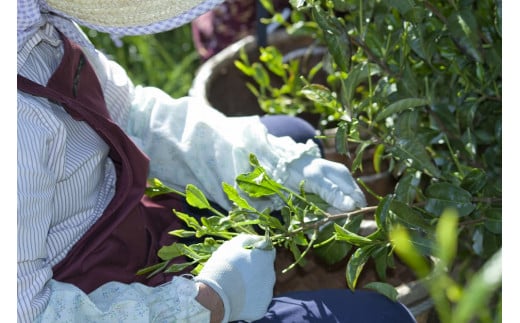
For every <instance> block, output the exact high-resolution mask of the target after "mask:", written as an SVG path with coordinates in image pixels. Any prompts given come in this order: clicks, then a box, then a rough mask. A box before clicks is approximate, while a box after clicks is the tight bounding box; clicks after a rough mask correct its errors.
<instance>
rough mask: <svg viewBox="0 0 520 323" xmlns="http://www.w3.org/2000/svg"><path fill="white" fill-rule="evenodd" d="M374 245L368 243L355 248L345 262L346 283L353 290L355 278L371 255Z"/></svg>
mask: <svg viewBox="0 0 520 323" xmlns="http://www.w3.org/2000/svg"><path fill="white" fill-rule="evenodd" d="M374 248H375V245H368V246H365V247H362V248H359V249H357V250H356V251H355V252H354V254H353V255H352V256H351V257H350V259H349V261H348V263H347V269H346V276H347V285H348V287H349V288H350V289H351V290H354V289H355V288H356V285H357V280H358V278H359V275H361V272H362V271H363V267H364V266H365V264H366V263H367V261H368V260H369V259H370V257H371V256H372V252H373V251H374Z"/></svg>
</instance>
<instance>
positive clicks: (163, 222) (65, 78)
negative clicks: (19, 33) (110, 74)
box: [18, 35, 185, 293]
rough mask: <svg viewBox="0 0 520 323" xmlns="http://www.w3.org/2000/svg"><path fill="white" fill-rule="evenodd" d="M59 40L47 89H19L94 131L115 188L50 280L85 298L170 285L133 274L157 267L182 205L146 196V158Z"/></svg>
mask: <svg viewBox="0 0 520 323" xmlns="http://www.w3.org/2000/svg"><path fill="white" fill-rule="evenodd" d="M62 39H63V45H64V55H63V59H62V61H61V63H60V65H59V66H58V68H57V69H56V71H55V72H54V74H53V75H52V76H51V78H50V79H49V81H48V83H47V86H42V85H39V84H37V83H35V82H33V81H31V80H28V79H26V78H24V77H22V76H20V75H18V89H19V90H21V91H23V92H26V93H28V94H31V95H35V96H40V97H45V98H48V99H49V100H51V101H53V102H56V103H58V104H60V105H62V106H63V107H64V109H65V110H66V111H67V113H69V114H70V115H71V116H72V117H73V118H74V119H75V120H78V121H81V122H86V123H87V124H88V125H89V126H90V127H92V128H93V129H94V130H95V131H96V132H97V133H98V135H99V136H100V137H101V138H103V140H105V142H106V143H107V144H108V145H109V146H110V153H109V156H110V158H111V159H112V161H113V162H114V165H115V168H116V172H117V184H116V193H115V196H114V197H113V199H112V201H111V202H110V204H109V205H108V206H107V208H106V210H105V211H104V213H103V215H102V216H101V218H100V219H99V220H98V221H97V222H96V223H95V224H94V225H93V226H92V227H91V228H90V229H89V230H88V231H87V232H86V233H85V234H84V235H83V236H82V237H81V238H80V240H79V241H78V242H77V243H76V244H75V245H74V246H73V247H72V249H71V250H70V251H69V252H68V254H67V256H66V257H65V259H63V260H62V261H61V262H60V263H58V264H57V265H55V266H54V267H53V278H54V279H56V280H58V281H63V282H68V283H72V284H74V285H76V286H78V287H79V288H81V289H82V290H83V291H85V292H86V293H89V292H90V291H92V290H94V289H96V288H97V287H99V286H101V285H102V284H104V283H106V282H109V281H119V282H123V283H131V282H141V283H144V284H147V285H149V286H155V285H158V284H161V283H164V282H166V281H169V280H170V279H171V275H167V274H158V275H155V276H153V277H152V278H150V279H147V278H146V276H144V275H136V272H137V271H138V270H139V269H142V268H144V267H147V266H149V265H153V264H156V263H158V262H159V261H160V259H159V258H158V257H157V250H158V249H159V248H160V247H161V246H163V245H166V244H170V243H172V242H173V241H174V240H175V238H174V237H173V236H171V235H168V232H169V231H171V230H174V229H179V228H181V227H182V224H181V222H180V220H178V219H177V218H176V217H175V215H174V214H173V212H172V209H173V208H175V209H177V210H183V208H184V205H185V204H184V203H183V201H182V200H181V199H180V198H179V197H178V196H175V195H163V196H160V197H159V198H154V199H150V198H148V197H146V196H144V190H145V187H146V179H147V174H148V167H149V159H148V157H147V156H146V155H144V154H143V153H142V152H141V151H140V150H139V148H137V147H136V146H135V144H134V143H133V142H132V141H131V140H130V138H129V137H128V136H127V135H126V134H125V133H124V132H123V130H122V129H121V128H120V127H119V126H117V125H116V124H115V123H114V122H113V121H112V120H110V116H109V113H108V110H107V108H106V104H105V101H104V97H103V91H102V89H101V86H100V84H99V81H98V79H97V77H96V74H95V72H94V70H93V69H92V67H91V65H90V64H89V62H88V61H87V59H86V57H85V56H84V54H83V52H82V51H81V48H80V47H79V46H78V45H76V44H75V43H73V42H71V41H70V40H68V39H67V38H66V37H65V36H63V35H62ZM179 261H181V260H179Z"/></svg>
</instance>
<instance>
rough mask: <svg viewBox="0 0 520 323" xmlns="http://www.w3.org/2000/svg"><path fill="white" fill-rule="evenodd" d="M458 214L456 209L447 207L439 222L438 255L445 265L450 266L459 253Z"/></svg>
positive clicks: (437, 232)
mask: <svg viewBox="0 0 520 323" xmlns="http://www.w3.org/2000/svg"><path fill="white" fill-rule="evenodd" d="M458 220H459V217H458V214H457V211H456V210H454V209H446V210H445V211H444V212H443V213H442V215H441V217H440V218H439V222H438V223H437V228H436V241H437V250H438V251H437V257H438V258H439V259H440V260H441V261H442V262H443V264H444V265H445V266H450V265H451V263H452V261H453V259H454V258H455V256H456V255H457V238H458V232H457V224H458Z"/></svg>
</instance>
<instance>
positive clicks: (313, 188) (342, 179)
mask: <svg viewBox="0 0 520 323" xmlns="http://www.w3.org/2000/svg"><path fill="white" fill-rule="evenodd" d="M287 172H288V177H287V179H286V181H285V185H286V186H287V187H290V188H292V189H294V190H298V188H299V185H300V182H301V181H302V180H304V183H305V184H304V191H306V192H309V193H313V194H316V195H318V196H320V197H321V198H322V199H323V200H324V201H325V202H327V203H328V204H330V205H331V206H332V208H333V209H337V210H339V211H352V210H354V209H356V208H360V207H364V206H366V199H365V195H364V194H363V192H362V191H361V189H360V188H359V186H358V185H357V183H356V181H355V180H354V178H353V177H352V175H351V174H350V171H349V170H348V168H347V167H346V166H345V165H343V164H340V163H337V162H333V161H330V160H327V159H323V158H318V157H315V156H310V155H307V154H304V155H302V156H301V157H300V158H298V159H296V160H294V161H292V162H291V163H289V165H287Z"/></svg>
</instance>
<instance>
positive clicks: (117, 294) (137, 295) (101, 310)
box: [35, 277, 210, 323]
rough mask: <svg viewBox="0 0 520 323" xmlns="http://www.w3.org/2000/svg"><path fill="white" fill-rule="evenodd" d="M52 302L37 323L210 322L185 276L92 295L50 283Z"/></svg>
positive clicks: (116, 285)
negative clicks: (154, 283) (156, 284)
mask: <svg viewBox="0 0 520 323" xmlns="http://www.w3.org/2000/svg"><path fill="white" fill-rule="evenodd" d="M48 288H49V290H50V294H51V295H52V296H51V298H50V299H49V303H48V305H47V307H46V308H45V310H44V311H43V313H42V314H41V315H40V316H39V317H38V318H37V319H36V321H35V322H96V323H102V322H107V323H108V322H110V323H112V322H125V323H127V322H128V323H132V322H135V323H142V322H179V323H183V322H197V323H198V322H209V318H210V312H209V310H207V309H206V308H204V307H203V306H202V305H200V304H199V303H198V302H197V301H196V300H195V297H196V296H197V293H198V289H197V286H196V285H195V282H194V281H193V280H191V279H187V278H184V277H174V278H173V280H172V281H170V282H168V283H166V284H163V285H160V286H156V287H148V286H145V285H143V284H140V283H132V284H122V283H118V282H109V283H107V284H104V285H102V286H101V287H99V288H98V289H96V290H95V291H93V292H91V293H90V294H88V295H87V294H85V293H83V292H82V291H81V290H80V289H78V288H77V287H75V286H74V285H71V284H67V283H62V282H58V281H55V280H51V281H50V282H49V283H48Z"/></svg>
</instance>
